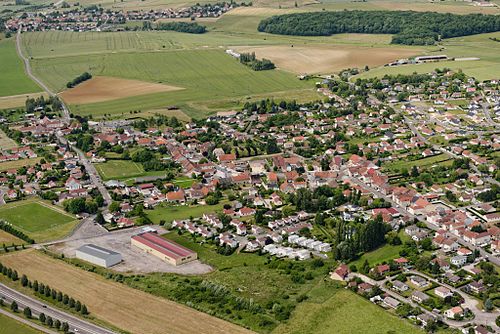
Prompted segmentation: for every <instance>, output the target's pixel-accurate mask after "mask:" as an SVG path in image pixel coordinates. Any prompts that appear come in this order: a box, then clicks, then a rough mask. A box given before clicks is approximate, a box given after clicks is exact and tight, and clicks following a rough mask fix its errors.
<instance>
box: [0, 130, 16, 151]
mask: <svg viewBox="0 0 500 334" xmlns="http://www.w3.org/2000/svg"><path fill="white" fill-rule="evenodd" d="M17 146H18V145H17V143H16V142H15V141H14V140H12V139H10V138H9V137H7V135H6V134H5V132H3V131H2V130H0V149H1V150H10V149H12V148H16V147H17Z"/></svg>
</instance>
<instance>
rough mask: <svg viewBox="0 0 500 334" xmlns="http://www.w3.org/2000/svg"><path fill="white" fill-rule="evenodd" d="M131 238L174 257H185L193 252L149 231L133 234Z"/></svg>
mask: <svg viewBox="0 0 500 334" xmlns="http://www.w3.org/2000/svg"><path fill="white" fill-rule="evenodd" d="M132 239H134V240H136V241H139V242H140V243H142V244H144V245H146V246H148V247H151V248H153V249H155V250H157V251H158V252H160V253H162V254H165V255H167V256H169V257H171V258H174V259H178V258H181V257H186V256H189V255H191V254H193V253H195V252H194V251H192V250H190V249H188V248H185V247H182V246H181V245H179V244H176V243H175V242H173V241H170V240H165V239H163V238H161V237H160V236H158V235H156V234H154V233H150V232H148V233H142V234H138V235H134V236H133V237H132Z"/></svg>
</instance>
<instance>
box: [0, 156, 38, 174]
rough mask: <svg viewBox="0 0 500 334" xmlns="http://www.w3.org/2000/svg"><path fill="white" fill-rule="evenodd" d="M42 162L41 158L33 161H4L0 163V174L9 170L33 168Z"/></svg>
mask: <svg viewBox="0 0 500 334" xmlns="http://www.w3.org/2000/svg"><path fill="white" fill-rule="evenodd" d="M40 160H42V158H41V157H37V158H33V159H19V160H15V161H6V162H0V172H3V171H6V170H9V169H19V168H21V167H24V166H34V165H36V164H37V163H39V162H40Z"/></svg>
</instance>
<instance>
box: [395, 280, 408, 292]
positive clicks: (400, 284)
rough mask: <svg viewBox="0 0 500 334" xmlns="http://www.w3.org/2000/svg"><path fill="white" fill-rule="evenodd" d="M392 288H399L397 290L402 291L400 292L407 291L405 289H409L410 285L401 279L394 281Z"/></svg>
mask: <svg viewBox="0 0 500 334" xmlns="http://www.w3.org/2000/svg"><path fill="white" fill-rule="evenodd" d="M392 288H393V289H394V290H397V291H400V292H405V291H408V290H409V289H410V287H409V286H408V285H407V284H405V283H403V282H401V281H393V282H392Z"/></svg>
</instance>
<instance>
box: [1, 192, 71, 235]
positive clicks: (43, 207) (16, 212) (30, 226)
mask: <svg viewBox="0 0 500 334" xmlns="http://www.w3.org/2000/svg"><path fill="white" fill-rule="evenodd" d="M0 219H2V220H5V221H7V222H9V223H11V224H12V225H14V226H15V227H16V228H17V229H19V230H20V231H22V232H24V233H25V234H27V235H28V236H30V237H31V238H33V239H34V240H35V241H36V242H42V241H47V240H53V239H58V238H62V237H64V236H66V235H67V234H68V233H69V232H71V230H72V229H73V228H74V227H75V226H76V224H77V223H78V221H77V220H76V219H75V218H74V217H73V216H71V215H70V214H67V213H65V212H63V211H62V209H60V208H56V207H53V206H51V205H50V204H47V203H45V202H42V201H36V200H26V201H20V202H13V203H8V204H6V205H4V206H2V207H0Z"/></svg>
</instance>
